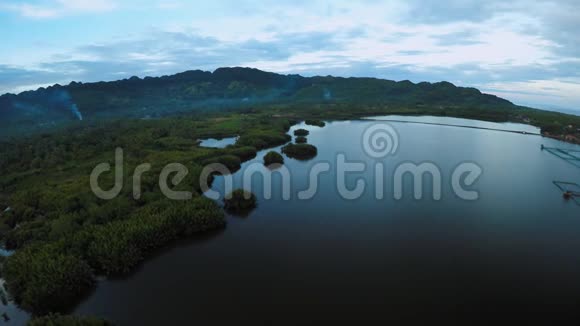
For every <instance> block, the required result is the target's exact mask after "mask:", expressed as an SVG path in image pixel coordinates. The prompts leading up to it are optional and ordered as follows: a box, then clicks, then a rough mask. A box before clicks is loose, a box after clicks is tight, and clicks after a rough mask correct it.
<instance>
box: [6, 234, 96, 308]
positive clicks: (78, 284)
mask: <svg viewBox="0 0 580 326" xmlns="http://www.w3.org/2000/svg"><path fill="white" fill-rule="evenodd" d="M2 275H3V276H4V278H5V279H6V285H7V288H8V291H9V292H10V294H12V296H13V297H14V298H15V299H16V301H17V302H19V303H20V304H21V305H22V307H24V308H25V309H27V310H30V311H32V312H34V313H38V314H43V313H48V312H51V311H59V310H62V309H64V308H66V307H68V306H70V305H71V304H73V303H75V302H76V301H77V300H78V299H79V298H81V297H82V296H83V295H84V294H85V293H87V291H88V290H90V289H91V287H92V285H93V283H94V278H93V274H92V270H91V268H90V266H89V265H88V264H87V263H86V262H85V261H84V260H82V259H80V258H78V257H76V256H74V255H71V254H67V253H61V252H59V248H57V247H56V246H54V245H43V246H29V247H26V248H24V249H21V250H18V251H17V252H16V253H15V254H14V255H12V256H10V257H9V258H8V259H7V260H6V261H5V262H4V264H3V267H2Z"/></svg>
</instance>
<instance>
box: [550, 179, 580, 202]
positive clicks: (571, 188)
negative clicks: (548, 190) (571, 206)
mask: <svg viewBox="0 0 580 326" xmlns="http://www.w3.org/2000/svg"><path fill="white" fill-rule="evenodd" d="M553 182H554V184H555V185H556V187H558V189H560V190H562V193H563V194H564V198H566V199H572V200H573V201H574V202H575V203H576V204H577V205H580V185H578V184H577V183H574V182H566V181H553Z"/></svg>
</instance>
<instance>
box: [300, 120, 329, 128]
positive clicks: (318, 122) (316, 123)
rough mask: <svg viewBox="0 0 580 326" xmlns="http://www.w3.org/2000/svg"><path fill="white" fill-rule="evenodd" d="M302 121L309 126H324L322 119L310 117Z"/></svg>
mask: <svg viewBox="0 0 580 326" xmlns="http://www.w3.org/2000/svg"><path fill="white" fill-rule="evenodd" d="M304 123H306V124H307V125H309V126H317V127H324V126H326V123H324V121H322V120H313V119H310V120H306V121H304Z"/></svg>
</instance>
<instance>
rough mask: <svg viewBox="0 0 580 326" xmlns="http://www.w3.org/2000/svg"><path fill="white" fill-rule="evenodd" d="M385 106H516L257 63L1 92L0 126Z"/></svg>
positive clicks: (473, 94)
mask: <svg viewBox="0 0 580 326" xmlns="http://www.w3.org/2000/svg"><path fill="white" fill-rule="evenodd" d="M277 103H286V104H300V105H308V104H325V103H349V104H381V105H390V106H396V107H411V106H412V107H422V106H428V107H441V108H443V107H451V108H453V107H465V108H467V107H473V108H480V109H481V108H490V109H497V108H504V109H510V108H516V107H517V106H516V105H514V104H513V103H511V102H510V101H508V100H505V99H502V98H500V97H497V96H495V95H490V94H484V93H482V92H481V91H479V90H478V89H476V88H472V87H460V86H456V85H454V84H452V83H450V82H446V81H442V82H436V83H429V82H420V83H413V82H411V81H408V80H403V81H393V80H388V79H380V78H373V77H334V76H314V77H303V76H301V75H297V74H289V75H284V74H278V73H273V72H267V71H262V70H259V69H256V68H246V67H223V68H218V69H216V70H214V71H213V72H210V71H202V70H188V71H184V72H180V73H176V74H173V75H164V76H159V77H149V76H147V77H143V78H141V77H137V76H133V77H130V78H126V79H121V80H116V81H108V82H105V81H100V82H89V83H83V82H77V81H73V82H71V83H69V84H68V85H59V84H55V85H52V86H49V87H46V88H44V87H41V88H38V89H37V90H30V91H24V92H21V93H19V94H11V93H7V94H4V95H2V96H0V118H1V122H0V126H5V127H9V126H11V127H14V126H20V127H30V128H42V127H45V126H54V125H59V124H61V123H64V122H67V121H68V122H70V121H74V120H79V119H80V120H82V119H103V118H104V119H107V118H139V119H142V118H145V119H147V118H156V117H161V116H166V115H169V114H178V113H190V112H195V111H196V110H220V109H224V108H227V109H236V108H247V107H253V106H262V105H268V104H277Z"/></svg>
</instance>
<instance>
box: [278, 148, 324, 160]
mask: <svg viewBox="0 0 580 326" xmlns="http://www.w3.org/2000/svg"><path fill="white" fill-rule="evenodd" d="M282 153H284V154H286V155H287V156H288V157H290V158H294V159H297V160H301V161H304V160H310V159H312V158H314V157H316V155H317V154H318V149H317V148H316V147H315V146H313V145H310V144H288V145H286V146H284V147H282Z"/></svg>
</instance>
